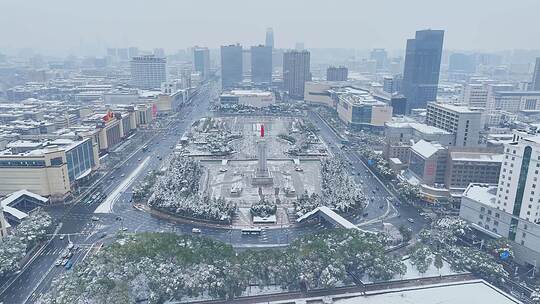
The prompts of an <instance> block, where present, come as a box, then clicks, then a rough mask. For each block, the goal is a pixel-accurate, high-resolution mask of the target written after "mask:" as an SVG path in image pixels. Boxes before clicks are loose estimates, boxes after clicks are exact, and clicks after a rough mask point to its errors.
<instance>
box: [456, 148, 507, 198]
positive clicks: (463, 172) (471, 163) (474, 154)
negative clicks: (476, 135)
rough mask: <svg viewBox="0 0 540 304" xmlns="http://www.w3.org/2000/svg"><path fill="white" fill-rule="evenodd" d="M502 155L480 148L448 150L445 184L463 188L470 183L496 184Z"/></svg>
mask: <svg viewBox="0 0 540 304" xmlns="http://www.w3.org/2000/svg"><path fill="white" fill-rule="evenodd" d="M502 160H503V155H502V154H501V153H497V152H489V151H481V150H477V151H474V150H471V151H463V150H454V149H450V151H449V152H448V163H447V165H446V176H445V185H446V187H447V188H449V189H465V188H467V186H469V184H471V183H487V184H497V182H498V181H499V173H500V171H501V164H502Z"/></svg>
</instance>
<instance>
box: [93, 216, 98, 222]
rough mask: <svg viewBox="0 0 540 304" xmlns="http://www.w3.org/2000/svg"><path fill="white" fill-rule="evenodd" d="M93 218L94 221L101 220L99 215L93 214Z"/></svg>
mask: <svg viewBox="0 0 540 304" xmlns="http://www.w3.org/2000/svg"><path fill="white" fill-rule="evenodd" d="M91 219H92V221H94V222H95V221H99V217H97V216H95V215H94V216H92V217H91Z"/></svg>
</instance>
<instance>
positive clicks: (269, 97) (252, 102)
mask: <svg viewBox="0 0 540 304" xmlns="http://www.w3.org/2000/svg"><path fill="white" fill-rule="evenodd" d="M219 102H220V104H221V105H222V106H223V105H244V106H250V107H255V108H263V107H268V106H270V105H273V104H274V103H275V102H276V98H275V96H274V93H273V92H270V91H259V90H231V91H226V92H223V93H222V94H221V95H220V96H219Z"/></svg>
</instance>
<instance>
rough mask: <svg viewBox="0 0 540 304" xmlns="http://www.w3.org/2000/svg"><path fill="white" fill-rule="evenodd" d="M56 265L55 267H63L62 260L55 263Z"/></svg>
mask: <svg viewBox="0 0 540 304" xmlns="http://www.w3.org/2000/svg"><path fill="white" fill-rule="evenodd" d="M54 265H55V266H60V265H62V260H60V259H58V260H56V262H54Z"/></svg>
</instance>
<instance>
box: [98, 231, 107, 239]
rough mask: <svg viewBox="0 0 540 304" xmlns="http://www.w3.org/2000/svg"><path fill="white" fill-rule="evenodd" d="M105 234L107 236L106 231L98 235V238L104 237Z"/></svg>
mask: <svg viewBox="0 0 540 304" xmlns="http://www.w3.org/2000/svg"><path fill="white" fill-rule="evenodd" d="M106 236H107V232H103V233H102V234H101V235H100V236H99V238H100V239H102V238H104V237H106Z"/></svg>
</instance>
